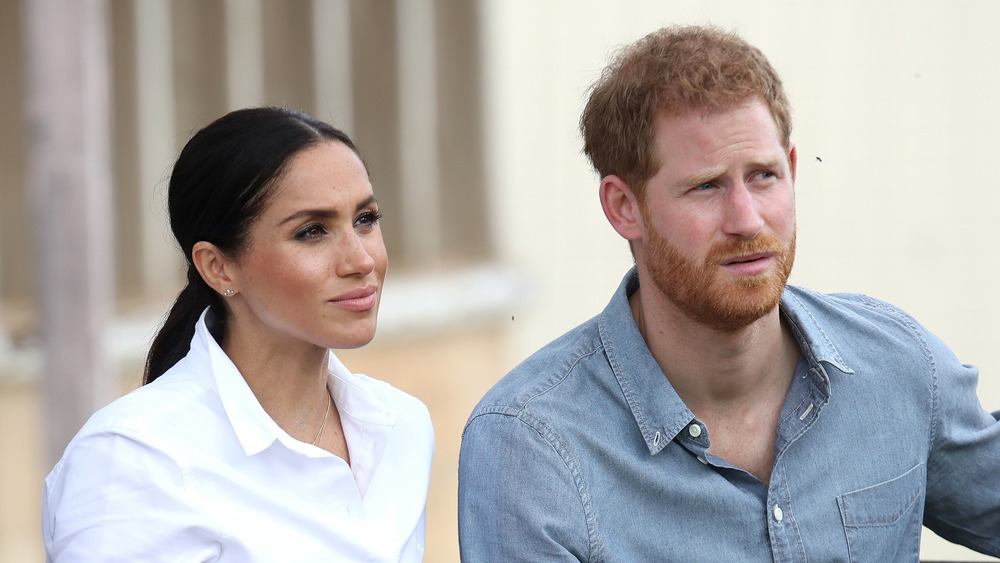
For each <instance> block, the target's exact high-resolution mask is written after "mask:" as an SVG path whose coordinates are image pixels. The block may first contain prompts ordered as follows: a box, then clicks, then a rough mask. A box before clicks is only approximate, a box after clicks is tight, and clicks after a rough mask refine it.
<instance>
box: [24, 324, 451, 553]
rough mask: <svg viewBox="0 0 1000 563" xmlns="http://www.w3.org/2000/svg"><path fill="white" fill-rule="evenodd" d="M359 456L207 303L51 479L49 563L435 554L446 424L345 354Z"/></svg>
mask: <svg viewBox="0 0 1000 563" xmlns="http://www.w3.org/2000/svg"><path fill="white" fill-rule="evenodd" d="M327 385H328V387H329V389H330V391H331V393H332V396H333V400H334V402H335V403H336V405H337V408H338V410H339V412H340V418H341V423H342V425H343V428H344V435H345V436H346V438H347V445H348V449H349V451H350V459H351V464H350V466H348V464H347V463H345V462H344V460H342V459H341V458H339V457H336V456H334V455H332V454H330V453H329V452H327V451H325V450H323V449H320V448H317V447H314V446H311V445H309V444H306V443H303V442H299V441H298V440H295V439H294V438H292V437H291V436H289V435H288V434H287V433H286V432H285V431H284V430H282V429H281V428H280V427H279V426H278V425H277V424H276V423H275V422H274V421H273V420H272V419H271V418H270V417H269V416H268V415H267V413H266V412H264V409H263V408H262V407H261V406H260V403H259V402H258V401H257V399H256V397H255V396H254V395H253V392H252V391H251V390H250V388H249V387H248V386H247V384H246V381H245V380H244V379H243V377H242V376H241V375H240V373H239V372H238V371H237V369H236V366H235V365H233V363H232V362H231V361H230V360H229V358H228V357H227V356H226V354H225V353H224V352H223V351H222V349H221V348H220V347H219V345H218V344H217V343H216V341H215V339H214V338H213V337H212V336H211V335H210V334H209V332H208V330H207V328H206V326H205V315H204V314H203V315H202V318H201V320H200V321H199V322H198V325H197V328H196V330H195V335H194V338H193V339H192V341H191V351H190V352H189V353H188V355H187V356H186V357H185V358H184V359H182V360H181V361H180V362H178V363H177V365H175V366H174V367H172V368H171V369H170V370H169V371H168V372H167V373H165V374H164V375H162V376H161V377H160V378H158V379H157V380H156V381H155V382H153V383H151V384H149V385H146V386H143V387H141V388H139V389H137V390H135V391H133V392H132V393H129V394H128V395H126V396H124V397H122V398H120V399H118V400H117V401H115V402H113V403H111V404H110V405H108V406H107V407H105V408H104V409H102V410H100V411H99V412H97V413H96V414H95V415H94V416H93V417H91V419H90V420H89V421H88V422H87V424H86V425H84V427H83V429H81V430H80V432H79V434H77V436H76V437H75V438H74V439H73V441H72V442H71V443H70V444H69V446H68V447H67V448H66V452H65V454H64V455H63V458H62V459H61V460H60V461H59V463H58V464H56V466H55V468H54V469H53V470H52V472H51V473H50V474H49V476H48V478H47V479H46V480H45V493H44V502H43V506H42V527H43V536H44V541H45V549H46V552H47V554H48V561H144V562H149V561H421V560H422V559H423V551H424V546H423V542H424V511H425V506H426V498H427V486H428V482H429V478H430V465H431V455H432V453H433V449H434V432H433V429H432V427H431V420H430V416H429V414H428V412H427V409H426V407H425V406H424V405H423V404H422V403H421V402H420V401H418V400H417V399H415V398H413V397H411V396H409V395H407V394H405V393H403V392H401V391H399V390H397V389H395V388H393V387H392V386H390V385H388V384H386V383H384V382H381V381H377V380H375V379H371V378H369V377H366V376H364V375H358V374H352V373H351V372H349V371H348V370H347V368H345V367H344V365H343V364H342V363H340V361H339V360H338V359H337V358H336V357H335V356H334V355H333V354H332V353H331V354H330V377H329V382H328V384H327Z"/></svg>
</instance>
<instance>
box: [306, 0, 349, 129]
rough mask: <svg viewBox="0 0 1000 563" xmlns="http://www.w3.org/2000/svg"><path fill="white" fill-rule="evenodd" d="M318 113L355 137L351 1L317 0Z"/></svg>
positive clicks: (315, 16) (314, 43)
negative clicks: (349, 4)
mask: <svg viewBox="0 0 1000 563" xmlns="http://www.w3.org/2000/svg"><path fill="white" fill-rule="evenodd" d="M312 12H313V17H312V22H313V32H312V37H313V64H314V65H315V67H314V69H313V76H314V77H315V80H316V108H315V109H314V110H313V111H315V112H316V113H315V115H316V116H317V117H319V118H320V119H322V120H324V121H330V122H331V124H332V125H333V126H334V127H336V128H338V129H341V130H343V131H345V132H347V134H348V135H351V136H353V135H354V134H355V131H354V98H353V96H352V94H351V92H352V88H353V87H354V83H353V81H354V79H353V73H352V72H351V13H350V6H348V0H313V3H312Z"/></svg>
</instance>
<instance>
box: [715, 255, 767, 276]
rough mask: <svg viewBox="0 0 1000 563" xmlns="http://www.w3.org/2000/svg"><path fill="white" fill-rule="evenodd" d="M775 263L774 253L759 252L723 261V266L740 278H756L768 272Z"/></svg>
mask: <svg viewBox="0 0 1000 563" xmlns="http://www.w3.org/2000/svg"><path fill="white" fill-rule="evenodd" d="M773 261H774V254H773V253H771V252H758V253H755V254H746V255H744V256H737V257H734V258H729V259H726V260H723V261H722V262H721V266H722V267H723V268H725V269H726V270H728V271H730V272H732V273H733V274H736V275H739V276H754V275H757V274H763V273H764V272H766V271H767V270H768V269H769V268H770V267H771V263H772V262H773Z"/></svg>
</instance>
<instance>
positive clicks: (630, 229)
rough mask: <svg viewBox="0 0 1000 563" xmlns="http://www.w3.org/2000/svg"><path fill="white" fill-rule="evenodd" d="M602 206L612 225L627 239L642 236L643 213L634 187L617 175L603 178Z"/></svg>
mask: <svg viewBox="0 0 1000 563" xmlns="http://www.w3.org/2000/svg"><path fill="white" fill-rule="evenodd" d="M600 195H601V207H602V208H603V209H604V216H605V217H607V218H608V222H609V223H611V226H612V227H613V228H614V229H615V231H617V232H618V234H619V235H621V236H622V238H624V239H625V240H628V241H634V240H637V239H641V238H642V214H641V213H640V211H639V200H638V199H637V198H636V196H635V194H634V193H633V192H632V188H630V187H629V185H628V184H626V183H625V181H624V180H622V179H621V178H619V177H618V176H615V175H613V174H612V175H609V176H605V177H604V179H603V180H601V193H600Z"/></svg>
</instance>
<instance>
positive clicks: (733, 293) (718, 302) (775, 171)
mask: <svg viewBox="0 0 1000 563" xmlns="http://www.w3.org/2000/svg"><path fill="white" fill-rule="evenodd" d="M656 145H657V146H656V154H657V156H658V157H659V160H660V164H661V166H660V169H659V171H658V172H657V173H656V174H655V175H654V176H653V177H652V178H650V179H649V181H648V183H647V185H646V189H645V193H644V195H643V198H642V200H641V201H640V211H641V217H642V223H643V225H642V231H643V236H642V239H641V240H640V241H636V242H637V244H636V247H635V248H636V262H637V264H638V266H639V268H640V269H645V271H646V273H647V274H648V277H649V278H650V279H652V281H653V283H654V284H655V285H656V287H657V289H658V290H659V291H660V292H661V293H662V295H663V296H664V297H665V298H666V302H665V304H666V305H667V306H668V307H672V308H675V309H676V310H678V311H679V312H681V313H682V314H684V315H686V316H687V317H688V318H690V319H692V320H695V321H697V322H699V323H702V324H705V325H707V326H709V327H712V328H714V329H717V330H722V331H733V330H738V329H740V328H743V327H746V326H748V325H749V324H751V323H753V322H754V321H756V320H757V319H759V318H761V317H763V316H764V315H766V314H767V313H769V312H771V311H773V310H774V308H775V307H776V306H777V305H778V301H779V299H780V298H781V292H782V290H783V289H784V287H785V283H786V282H787V281H788V276H789V274H790V273H791V270H792V263H793V262H794V259H795V197H794V189H793V186H794V179H795V148H794V147H790V149H789V150H787V151H786V150H785V148H784V147H783V146H782V144H781V142H780V140H779V137H778V131H777V128H776V126H775V124H774V119H773V118H772V117H771V114H770V113H769V112H768V110H767V107H766V106H765V105H764V104H763V103H761V102H756V101H755V102H752V103H750V104H748V105H745V106H742V107H737V108H735V109H732V110H728V111H725V112H721V113H714V114H707V115H706V114H701V113H698V112H688V113H684V114H681V115H674V116H664V117H661V118H660V119H659V120H658V123H657V135H656Z"/></svg>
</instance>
